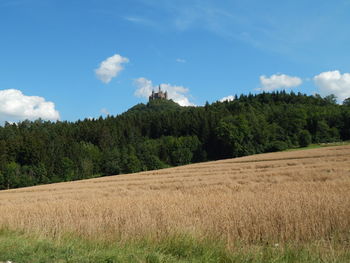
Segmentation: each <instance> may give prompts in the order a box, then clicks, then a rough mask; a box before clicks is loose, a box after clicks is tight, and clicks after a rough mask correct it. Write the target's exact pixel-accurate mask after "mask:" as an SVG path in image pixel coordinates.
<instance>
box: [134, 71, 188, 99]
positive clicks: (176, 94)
mask: <svg viewBox="0 0 350 263" xmlns="http://www.w3.org/2000/svg"><path fill="white" fill-rule="evenodd" d="M134 83H135V85H136V87H137V89H136V91H135V93H134V94H135V96H137V97H140V98H147V99H148V97H149V95H151V93H152V90H155V91H157V89H158V87H156V86H153V83H152V81H151V80H148V79H146V78H138V79H136V80H135V82H134ZM160 86H161V89H162V90H163V91H167V92H168V98H169V99H172V100H173V101H175V102H176V103H178V104H179V105H181V106H195V105H194V104H193V103H192V102H190V101H189V98H188V97H187V94H188V92H189V90H188V89H187V88H185V87H182V86H173V85H170V84H164V83H163V84H161V85H160Z"/></svg>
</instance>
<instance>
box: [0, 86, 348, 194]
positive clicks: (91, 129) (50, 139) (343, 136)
mask: <svg viewBox="0 0 350 263" xmlns="http://www.w3.org/2000/svg"><path fill="white" fill-rule="evenodd" d="M349 139H350V107H349V105H348V103H347V101H346V102H345V103H344V104H343V105H338V104H336V103H335V101H334V98H333V97H331V96H328V97H325V98H321V97H320V96H319V95H315V96H307V95H303V94H300V93H299V94H295V93H290V94H288V93H286V92H284V91H282V92H275V93H262V94H259V95H252V94H249V95H241V96H240V97H238V96H236V99H235V100H234V101H230V102H228V101H226V102H215V103H213V104H211V105H210V104H209V103H206V105H205V106H204V107H180V106H179V105H177V104H176V103H174V102H172V101H164V100H154V101H152V102H151V103H149V104H147V105H144V104H138V105H136V106H134V107H133V108H131V109H130V110H129V111H127V112H125V113H123V114H121V115H118V116H109V117H107V118H105V119H103V118H99V119H92V120H89V119H85V120H83V121H77V122H74V123H70V122H56V123H51V122H44V121H41V120H37V121H34V122H30V121H23V122H21V123H18V124H9V123H6V124H5V126H4V127H0V189H8V188H16V187H22V186H30V185H36V184H44V183H52V182H60V181H70V180H78V179H83V178H92V177H98V176H105V175H115V174H121V173H132V172H138V171H144V170H152V169H159V168H164V167H169V166H176V165H183V164H188V163H192V162H201V161H207V160H215V159H220V158H229V157H238V156H244V155H249V154H255V153H263V152H269V151H279V150H284V149H286V148H290V147H303V146H307V145H308V144H310V143H320V142H332V141H339V140H349Z"/></svg>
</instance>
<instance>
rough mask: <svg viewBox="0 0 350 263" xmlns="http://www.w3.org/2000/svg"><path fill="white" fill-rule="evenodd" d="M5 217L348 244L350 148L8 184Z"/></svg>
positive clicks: (136, 235) (35, 226) (137, 235)
mask: <svg viewBox="0 0 350 263" xmlns="http://www.w3.org/2000/svg"><path fill="white" fill-rule="evenodd" d="M0 215H1V216H0V227H1V226H2V227H8V228H10V229H14V230H24V231H28V232H33V231H34V232H37V233H39V234H43V235H47V236H60V235H61V234H64V233H67V232H69V233H74V234H78V235H80V236H83V237H88V238H97V239H105V240H109V239H118V240H129V239H142V238H145V237H150V238H154V239H161V238H164V237H166V236H168V235H170V234H174V233H179V232H180V233H189V234H193V235H194V236H197V237H199V238H220V239H221V240H224V241H225V242H226V244H227V245H230V244H233V243H235V242H237V241H240V242H247V243H261V242H264V243H265V242H293V241H297V242H301V241H302V242H309V241H318V240H329V239H331V238H335V237H336V238H337V240H340V241H341V242H343V241H344V244H345V241H346V242H349V237H350V146H339V147H329V148H321V149H313V150H305V151H294V152H283V153H271V154H261V155H256V156H249V157H243V158H237V159H229V160H223V161H216V162H208V163H200V164H194V165H187V166H183V167H177V168H170V169H164V170H159V171H150V172H143V173H137V174H132V175H119V176H112V177H105V178H98V179H90V180H84V181H77V182H70V183H60V184H52V185H44V186H36V187H30V188H22V189H15V190H8V191H2V192H0Z"/></svg>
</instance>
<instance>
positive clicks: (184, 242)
mask: <svg viewBox="0 0 350 263" xmlns="http://www.w3.org/2000/svg"><path fill="white" fill-rule="evenodd" d="M6 260H10V261H12V262H24V263H25V262H35V263H39V262H94V263H97V262H149V263H153V262H154V263H156V262H247V263H248V262H250V263H258V262H274V263H282V262H283V263H294V262H315V263H316V262H317V263H318V262H319V263H321V262H332V263H336V262H339V263H342V262H344V263H345V262H350V252H349V251H347V250H346V249H345V248H344V247H342V248H337V249H334V248H333V247H332V246H329V247H321V246H305V247H297V246H283V247H281V246H277V245H272V246H268V245H264V246H253V247H252V246H250V247H246V246H243V247H240V248H234V249H233V250H232V251H228V250H227V249H225V248H224V246H222V245H220V244H218V243H217V242H209V241H201V240H196V239H194V238H191V237H189V236H177V237H171V238H168V239H166V240H162V241H161V242H159V241H158V242H153V241H139V242H137V243H135V242H134V243H133V242H130V243H124V244H120V243H113V242H112V243H106V242H98V241H87V240H82V239H78V238H74V237H70V238H69V237H65V238H62V239H60V240H53V239H47V238H38V237H34V236H29V235H28V234H23V233H19V232H13V231H8V230H2V231H1V232H0V262H1V261H6Z"/></svg>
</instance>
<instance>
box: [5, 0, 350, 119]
mask: <svg viewBox="0 0 350 263" xmlns="http://www.w3.org/2000/svg"><path fill="white" fill-rule="evenodd" d="M349 14H350V0H333V1H314V0H309V1H301V0H294V1H280V0H279V1H277V0H267V1H258V0H245V1H235V0H231V1H226V0H216V1H215V0H201V1H195V0H157V1H156V0H128V1H122V0H85V1H82V0H70V1H67V0H0V122H4V121H10V122H12V121H18V120H23V119H26V118H27V119H35V118H38V117H41V118H43V119H52V120H55V119H60V120H69V121H75V120H78V119H84V118H90V117H99V116H100V115H102V116H105V115H106V114H108V113H109V114H113V115H114V114H119V113H122V112H124V111H126V110H127V109H128V108H130V107H132V106H133V105H135V104H137V103H140V102H147V96H148V93H149V92H150V91H151V90H152V88H154V87H155V86H158V85H160V84H161V86H162V88H163V89H165V90H168V92H169V94H170V95H171V97H172V98H173V99H174V100H175V101H177V102H179V103H180V104H182V105H203V104H204V103H205V102H206V101H209V102H213V101H217V100H221V99H222V98H224V97H227V98H228V99H229V98H230V97H228V96H232V95H235V94H241V93H244V94H247V93H249V92H251V93H258V92H261V91H263V90H266V91H272V90H278V89H286V90H291V89H292V90H294V91H301V92H303V93H307V94H313V93H315V92H317V93H320V94H321V95H323V96H325V95H328V94H331V93H334V94H336V95H337V96H338V99H339V102H341V101H342V100H343V99H344V98H347V97H350V73H349V72H350V59H349V47H350V30H349V26H350V15H349Z"/></svg>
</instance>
